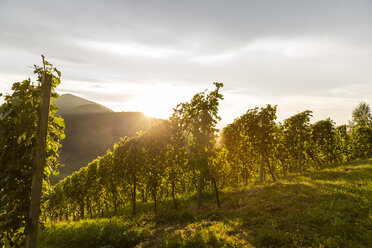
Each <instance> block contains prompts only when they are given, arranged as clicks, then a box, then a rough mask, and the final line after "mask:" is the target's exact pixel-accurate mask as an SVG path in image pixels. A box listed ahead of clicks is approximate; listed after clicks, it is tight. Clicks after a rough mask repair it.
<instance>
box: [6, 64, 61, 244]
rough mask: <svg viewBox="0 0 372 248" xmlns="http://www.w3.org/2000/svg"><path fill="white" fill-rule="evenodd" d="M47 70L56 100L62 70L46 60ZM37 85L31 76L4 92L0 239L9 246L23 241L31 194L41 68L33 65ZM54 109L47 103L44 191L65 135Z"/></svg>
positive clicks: (55, 166)
mask: <svg viewBox="0 0 372 248" xmlns="http://www.w3.org/2000/svg"><path fill="white" fill-rule="evenodd" d="M44 66H45V67H46V73H47V74H50V75H51V76H52V95H51V96H52V99H56V98H57V97H58V94H57V93H56V92H55V88H56V86H57V85H58V84H59V83H60V75H61V73H60V72H59V71H58V70H57V69H56V68H54V67H53V65H52V64H50V63H48V62H45V64H44ZM34 73H35V74H36V75H37V76H38V79H37V82H38V83H37V85H35V84H34V83H33V82H31V80H30V79H27V80H24V81H23V82H17V83H14V84H13V87H12V90H13V93H12V94H11V95H6V96H5V99H4V101H5V102H4V104H3V105H2V107H1V112H0V165H1V169H0V201H1V203H0V240H2V241H3V240H4V242H5V238H3V237H4V236H6V237H7V239H6V240H7V241H6V242H9V244H10V245H11V246H13V245H20V244H22V243H23V242H24V238H25V232H26V230H25V227H26V224H27V220H28V210H29V205H30V194H31V167H32V164H33V163H34V157H35V144H36V130H37V120H38V111H39V99H40V97H39V96H40V89H41V87H40V84H41V75H42V74H43V73H44V69H43V67H39V66H36V65H35V71H34ZM56 112H57V108H56V106H55V105H54V104H51V105H50V116H49V124H48V137H47V142H46V166H45V168H44V181H45V182H44V184H43V185H44V191H45V190H46V189H47V187H48V181H49V175H50V174H51V173H52V172H53V171H56V168H57V165H58V161H57V159H58V156H59V152H58V148H59V147H60V144H59V142H60V140H61V139H63V138H64V133H63V130H64V122H63V119H62V118H60V117H58V116H56V115H55V113H56Z"/></svg>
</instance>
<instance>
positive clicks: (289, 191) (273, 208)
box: [0, 62, 372, 247]
mask: <svg viewBox="0 0 372 248" xmlns="http://www.w3.org/2000/svg"><path fill="white" fill-rule="evenodd" d="M46 65H47V70H48V73H50V75H51V76H52V77H53V89H52V90H53V91H52V97H54V98H56V97H57V94H56V93H55V91H54V88H55V87H56V86H57V85H58V83H59V77H60V72H59V71H58V70H56V69H55V68H54V67H53V66H52V65H51V64H49V63H47V62H46ZM44 71H45V69H44ZM44 71H43V69H42V68H41V67H35V73H37V74H38V75H39V79H38V80H39V82H40V81H41V79H40V78H41V77H40V73H43V72H44ZM214 87H215V88H214V89H213V90H211V91H208V90H206V91H203V92H200V93H197V94H195V95H194V97H193V98H192V99H191V100H190V101H188V102H184V103H181V104H179V105H177V106H176V107H175V108H174V113H173V115H172V116H170V117H169V119H167V120H158V121H156V122H155V123H154V124H153V125H152V126H151V127H150V128H149V129H148V130H147V131H143V132H139V133H137V134H136V136H135V137H131V138H129V137H123V138H122V139H121V140H120V141H119V142H118V143H116V144H115V145H114V146H113V148H112V150H109V151H107V153H106V154H105V155H104V156H102V157H98V158H97V159H95V160H94V161H92V162H90V163H89V164H87V165H86V166H84V167H82V168H81V169H80V170H79V171H77V172H74V173H73V174H72V175H70V176H67V177H66V178H64V179H63V180H62V181H60V182H58V183H57V184H56V185H54V186H53V187H51V186H50V185H49V184H48V179H49V175H50V174H51V173H58V172H57V170H56V167H57V164H58V160H57V159H58V147H59V146H60V145H59V141H60V140H61V139H63V137H64V134H63V128H64V124H63V121H62V119H61V118H60V117H58V116H57V115H55V112H56V111H57V109H56V107H55V105H54V104H52V105H51V114H50V117H49V130H48V138H47V147H46V149H47V151H46V154H47V158H46V166H45V169H44V184H43V196H42V206H41V210H42V211H41V216H40V220H41V221H42V223H44V225H46V229H45V230H44V231H41V232H40V235H41V237H40V239H39V241H40V243H41V244H43V245H44V246H45V247H131V246H135V245H139V244H142V245H143V246H150V247H151V246H152V247H159V246H164V247H196V245H200V247H210V246H212V247H221V246H224V247H246V246H258V247H272V246H284V247H287V246H305V247H307V246H314V245H315V246H329V247H337V246H341V247H353V246H366V247H367V246H369V245H371V244H372V236H371V235H372V234H371V233H370V230H371V218H370V217H371V216H370V215H371V208H370V206H371V200H372V197H371V190H370V189H371V180H372V176H371V166H372V165H371V161H370V160H368V159H369V158H370V157H371V156H372V116H371V111H370V107H369V105H368V104H366V103H363V102H362V103H361V104H360V105H359V106H357V107H356V108H355V110H354V112H353V116H352V121H351V122H350V123H349V124H348V125H341V126H336V125H335V123H334V122H333V121H332V120H331V119H330V118H328V119H325V120H320V121H317V122H314V123H313V122H311V117H312V111H310V110H305V111H303V112H300V113H297V114H295V115H293V116H291V117H289V118H287V119H285V120H284V121H283V122H278V121H277V117H276V113H277V106H272V105H266V106H265V107H261V108H253V109H248V110H247V111H246V113H245V114H243V115H242V116H240V117H238V118H236V119H235V120H234V122H233V123H231V124H229V125H227V126H226V127H225V128H223V129H222V130H218V129H217V128H216V124H217V123H218V121H219V120H220V117H219V115H218V107H219V103H220V102H221V101H222V100H223V95H222V94H221V90H222V88H223V84H222V83H214ZM13 90H14V93H13V94H12V95H8V96H6V97H5V103H4V104H3V105H2V108H1V119H0V130H1V137H0V139H1V140H0V150H1V153H0V163H1V165H2V170H1V172H0V182H1V188H0V199H1V205H0V222H1V230H0V231H1V232H0V240H1V241H2V242H3V243H4V244H6V246H5V247H9V246H10V247H17V246H22V245H23V244H24V239H25V235H26V234H27V232H28V231H29V228H30V227H29V226H28V217H27V216H28V215H27V214H28V208H29V205H30V195H31V193H30V192H31V186H30V185H31V179H30V175H31V168H32V163H33V160H34V146H35V136H36V131H35V126H36V120H37V118H38V117H37V108H38V105H39V102H38V94H39V92H40V84H38V85H34V84H33V83H32V82H31V81H30V80H25V81H23V82H22V83H15V84H14V86H13ZM363 160H364V162H353V161H363ZM89 235H91V236H89ZM182 240H183V241H182ZM74 242H75V243H74ZM89 242H91V243H89Z"/></svg>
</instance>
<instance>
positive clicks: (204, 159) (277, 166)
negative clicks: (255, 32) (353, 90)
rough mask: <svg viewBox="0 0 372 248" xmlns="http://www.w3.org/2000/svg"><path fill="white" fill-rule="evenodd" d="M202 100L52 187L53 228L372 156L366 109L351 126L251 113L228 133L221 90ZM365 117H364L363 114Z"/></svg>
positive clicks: (267, 111)
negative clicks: (223, 124)
mask: <svg viewBox="0 0 372 248" xmlns="http://www.w3.org/2000/svg"><path fill="white" fill-rule="evenodd" d="M215 87H216V88H215V90H214V91H211V92H208V91H204V92H201V93H198V94H196V95H195V96H194V97H193V98H192V99H191V101H190V102H185V103H182V104H179V105H178V106H177V108H175V109H174V113H173V115H172V116H171V117H170V118H169V119H168V120H160V121H159V122H157V123H156V124H155V125H153V126H152V127H151V128H150V129H149V130H148V131H146V132H141V133H137V135H136V136H135V137H133V138H128V137H124V138H123V139H121V141H120V142H118V143H117V144H115V145H114V148H113V150H112V151H108V152H107V153H106V154H105V155H104V156H102V157H99V158H97V159H96V160H94V161H92V162H91V163H89V164H88V165H87V166H86V167H84V168H82V169H81V170H79V171H78V172H75V173H73V174H72V175H71V176H69V177H66V178H65V179H64V180H62V181H61V182H59V183H58V184H57V185H55V186H54V188H53V190H52V192H51V194H50V201H49V205H48V210H49V214H50V218H51V219H54V220H63V219H66V220H68V219H80V218H86V217H87V216H89V217H91V218H92V217H93V216H103V215H104V211H113V214H114V215H116V214H117V210H118V208H120V207H122V206H124V205H128V204H130V205H131V208H132V216H134V215H135V214H136V211H137V210H136V209H137V204H138V203H144V202H148V201H151V202H152V203H153V207H154V212H155V213H156V211H157V208H158V202H159V200H165V199H171V200H172V202H173V205H174V208H176V209H177V208H179V204H178V201H177V196H179V195H181V194H185V193H186V194H192V193H196V207H197V209H199V208H200V207H201V204H202V191H203V190H205V189H207V190H211V191H214V194H215V199H216V204H217V205H218V206H220V201H219V190H221V189H222V188H224V187H227V186H237V185H247V184H248V182H249V181H250V180H254V179H255V178H259V180H260V183H263V182H264V181H265V180H270V179H271V180H273V181H276V180H278V179H279V178H280V177H281V176H283V175H286V174H288V173H294V172H296V173H302V172H303V171H304V170H307V169H309V168H314V169H321V168H324V167H326V166H328V165H330V164H334V163H343V162H346V161H350V160H353V159H359V158H361V159H364V158H368V157H371V155H372V122H371V120H372V116H371V111H370V109H369V105H368V104H365V103H361V104H360V105H359V106H358V107H357V108H355V110H354V112H353V121H352V122H351V123H350V124H349V125H341V126H336V125H335V122H334V121H332V120H331V119H330V118H328V119H325V120H320V121H317V122H315V123H313V124H311V123H310V120H311V117H312V111H310V110H306V111H303V112H301V113H297V114H295V115H293V116H291V117H289V118H288V119H286V120H284V121H283V122H277V121H276V118H277V117H276V112H277V107H276V106H271V105H266V106H265V107H261V108H254V109H249V110H247V112H246V113H245V114H243V115H242V116H240V117H239V118H237V119H235V120H234V121H233V123H231V124H229V125H227V126H226V127H225V128H223V130H222V132H221V133H218V130H217V129H216V123H217V121H218V120H219V116H218V105H219V101H220V100H222V99H223V96H222V95H221V94H220V88H221V87H223V84H219V83H215ZM358 111H359V112H362V113H359V114H358Z"/></svg>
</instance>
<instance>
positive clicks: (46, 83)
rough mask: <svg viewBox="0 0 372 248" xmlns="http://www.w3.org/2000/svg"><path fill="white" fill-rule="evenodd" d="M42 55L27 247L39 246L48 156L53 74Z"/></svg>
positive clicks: (34, 247)
mask: <svg viewBox="0 0 372 248" xmlns="http://www.w3.org/2000/svg"><path fill="white" fill-rule="evenodd" d="M41 57H42V58H43V65H44V73H43V75H42V79H41V95H40V108H39V119H38V130H37V137H36V156H35V163H34V165H33V168H32V185H31V202H30V212H29V221H30V223H29V224H30V228H29V231H28V233H27V238H26V247H27V248H36V246H37V234H38V229H39V227H38V226H39V225H38V224H39V213H40V202H41V195H42V185H43V176H44V166H45V157H46V137H47V131H48V119H49V107H50V94H51V86H52V75H51V74H48V73H46V71H45V64H44V56H43V55H41Z"/></svg>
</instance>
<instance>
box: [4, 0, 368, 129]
mask: <svg viewBox="0 0 372 248" xmlns="http://www.w3.org/2000/svg"><path fill="white" fill-rule="evenodd" d="M371 27H372V1H368V0H364V1H363V0H353V1H349V0H317V1H305V0H292V1H288V0H287V1H277V0H272V1H267V0H263V1H217V0H213V1H207V0H204V1H196V0H194V1H172V0H168V1H141V0H138V1H103V0H102V1H100V0H90V1H83V0H73V1H71V0H68V1H66V0H65V1H60V0H59V1H54V0H53V1H50V0H49V1H41V0H33V1H11V0H0V92H3V93H9V92H10V90H11V85H12V83H13V82H15V81H21V80H23V79H26V78H28V77H30V76H32V69H31V68H30V67H29V66H32V65H33V64H40V62H41V58H40V54H44V55H45V56H46V58H47V60H48V61H49V62H51V63H53V64H54V65H55V66H56V67H57V68H58V69H59V70H60V71H61V72H62V83H61V85H60V86H59V87H58V91H59V93H61V94H63V93H72V94H75V95H78V96H81V97H84V98H86V99H89V100H92V101H95V102H98V103H100V104H103V105H105V106H107V107H109V108H111V109H113V110H115V111H142V112H144V113H146V114H148V115H151V116H155V117H159V118H167V117H169V116H170V115H171V113H172V108H174V107H175V106H176V105H177V104H178V103H180V102H184V101H187V100H189V99H190V98H191V97H192V96H193V95H194V94H195V93H197V92H200V91H203V90H205V89H207V88H209V89H213V84H212V83H213V82H222V83H224V85H225V86H224V88H223V89H222V94H223V95H224V97H225V99H224V100H223V101H222V102H221V104H220V115H221V117H222V121H221V123H220V124H219V127H223V126H225V125H226V124H228V123H230V122H232V121H233V120H234V119H235V118H237V117H239V116H240V115H241V114H243V113H244V112H246V110H247V109H249V108H254V107H256V106H257V107H261V106H264V105H265V104H273V105H275V104H276V105H278V119H279V120H283V119H285V118H287V117H289V116H291V115H293V114H296V113H298V112H300V111H303V110H306V109H310V110H312V111H313V112H314V117H313V119H312V121H316V120H320V119H324V118H328V117H331V118H332V119H333V120H334V121H336V123H337V124H338V125H340V124H344V123H347V121H348V120H350V119H351V112H352V109H353V108H354V107H355V106H356V105H357V104H358V103H359V102H360V101H365V102H367V103H369V104H372V28H371Z"/></svg>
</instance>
